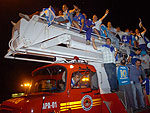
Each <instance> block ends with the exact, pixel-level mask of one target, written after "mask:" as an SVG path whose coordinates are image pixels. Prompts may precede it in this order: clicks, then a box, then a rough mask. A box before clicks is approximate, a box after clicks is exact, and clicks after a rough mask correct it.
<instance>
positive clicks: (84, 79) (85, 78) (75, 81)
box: [71, 71, 91, 88]
mask: <svg viewBox="0 0 150 113" xmlns="http://www.w3.org/2000/svg"><path fill="white" fill-rule="evenodd" d="M90 87H91V82H90V72H86V73H85V72H84V71H80V72H79V71H78V72H74V73H73V74H72V78H71V88H90Z"/></svg>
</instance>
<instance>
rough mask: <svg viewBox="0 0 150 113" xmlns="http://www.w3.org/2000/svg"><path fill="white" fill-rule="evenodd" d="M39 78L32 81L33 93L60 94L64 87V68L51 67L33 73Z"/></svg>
mask: <svg viewBox="0 0 150 113" xmlns="http://www.w3.org/2000/svg"><path fill="white" fill-rule="evenodd" d="M33 76H35V77H36V76H37V77H40V79H39V80H38V81H34V82H33V84H32V86H33V88H32V89H33V92H62V91H64V90H65V87H66V68H64V67H62V66H51V67H46V68H42V69H40V70H37V71H36V72H34V73H33Z"/></svg>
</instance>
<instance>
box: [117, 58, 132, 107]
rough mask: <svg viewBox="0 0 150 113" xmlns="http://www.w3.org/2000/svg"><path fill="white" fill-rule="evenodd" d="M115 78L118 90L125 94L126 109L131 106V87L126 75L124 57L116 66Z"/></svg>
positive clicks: (126, 69) (126, 68)
mask: <svg viewBox="0 0 150 113" xmlns="http://www.w3.org/2000/svg"><path fill="white" fill-rule="evenodd" d="M117 79H118V83H119V90H120V91H121V92H124V94H125V95H126V101H127V109H130V108H131V107H133V100H132V94H131V91H132V89H131V84H130V79H129V76H128V67H127V66H126V60H125V59H123V60H121V63H120V66H119V67H118V74H117Z"/></svg>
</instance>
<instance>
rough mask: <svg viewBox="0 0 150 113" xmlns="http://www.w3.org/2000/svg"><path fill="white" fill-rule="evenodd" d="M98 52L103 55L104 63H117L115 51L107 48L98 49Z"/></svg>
mask: <svg viewBox="0 0 150 113" xmlns="http://www.w3.org/2000/svg"><path fill="white" fill-rule="evenodd" d="M97 50H98V51H101V52H102V53H103V62H104V63H115V51H113V52H111V51H110V48H107V47H98V48H97Z"/></svg>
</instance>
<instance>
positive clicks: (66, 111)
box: [0, 63, 126, 113]
mask: <svg viewBox="0 0 150 113" xmlns="http://www.w3.org/2000/svg"><path fill="white" fill-rule="evenodd" d="M77 75H78V76H77ZM32 76H33V79H32V87H31V89H30V93H29V94H27V95H25V96H22V97H17V98H11V99H9V100H6V101H4V102H3V103H2V104H1V108H0V112H2V113H93V112H94V113H126V109H125V107H124V105H123V104H122V102H121V101H120V100H119V98H118V96H117V94H116V93H109V94H101V93H100V90H99V87H98V79H97V74H96V70H95V68H94V66H92V65H88V64H86V63H54V64H49V65H46V66H43V67H40V68H38V69H36V70H34V71H33V72H32ZM75 77H77V78H75ZM74 79H76V80H77V81H76V83H75V84H74V85H72V82H73V80H74Z"/></svg>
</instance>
